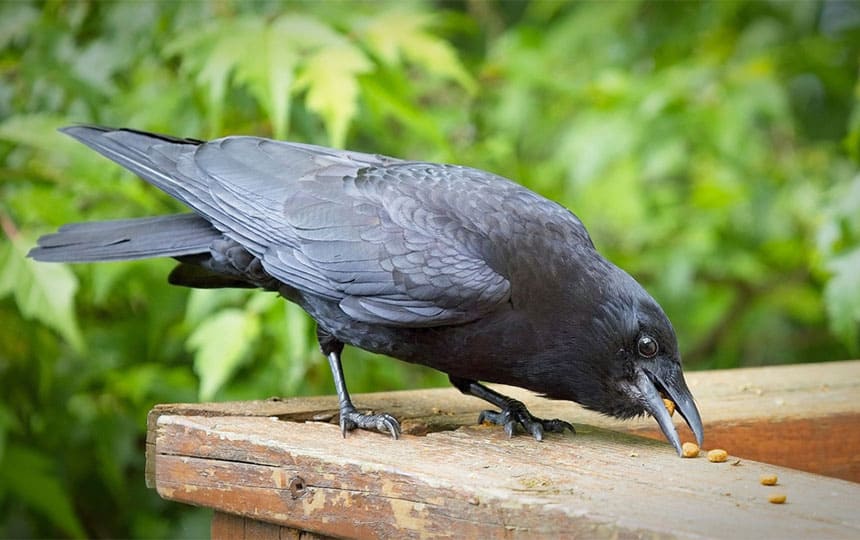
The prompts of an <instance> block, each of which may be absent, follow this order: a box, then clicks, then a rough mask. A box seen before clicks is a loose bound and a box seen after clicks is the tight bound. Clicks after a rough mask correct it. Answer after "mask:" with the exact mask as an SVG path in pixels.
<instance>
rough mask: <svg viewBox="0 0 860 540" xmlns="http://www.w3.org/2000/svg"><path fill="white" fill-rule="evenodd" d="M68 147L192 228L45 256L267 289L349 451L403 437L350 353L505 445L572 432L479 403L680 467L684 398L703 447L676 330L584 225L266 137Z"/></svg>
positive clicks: (418, 165)
mask: <svg viewBox="0 0 860 540" xmlns="http://www.w3.org/2000/svg"><path fill="white" fill-rule="evenodd" d="M60 131H62V132H63V133H65V134H66V135H69V136H71V137H73V138H75V139H77V140H78V141H80V142H82V143H84V144H85V145H87V146H89V147H90V148H92V149H93V150H95V151H97V152H99V153H100V154H102V155H104V156H105V157H107V158H109V159H111V160H113V161H114V162H116V163H118V164H119V165H121V166H123V167H125V168H126V169H128V170H130V171H132V172H133V173H135V174H137V175H138V176H140V177H141V178H143V179H144V180H146V181H147V182H149V183H151V184H153V185H155V186H156V187H158V188H159V189H161V190H162V191H164V192H166V193H167V194H168V195H170V196H172V197H174V198H176V199H178V200H179V201H181V202H182V203H184V204H185V205H187V206H188V207H189V208H190V209H191V212H189V213H182V214H176V215H167V216H157V217H145V218H137V219H122V220H112V221H101V222H86V223H77V224H70V225H65V226H63V227H61V228H60V229H59V231H58V232H56V233H54V234H49V235H45V236H42V237H41V238H39V240H38V243H37V246H36V247H34V248H33V249H32V250H31V251H30V253H29V256H30V257H32V258H33V259H36V260H38V261H48V262H70V263H80V262H93V261H115V260H131V259H142V258H151V257H172V258H174V259H176V260H178V262H179V264H178V265H177V266H176V267H175V269H174V270H173V271H172V272H171V273H170V275H169V277H168V281H169V282H170V283H171V284H174V285H180V286H186V287H199V288H220V287H245V288H247V287H251V288H261V289H264V290H267V291H274V292H277V293H278V294H280V295H281V296H283V297H284V298H286V299H287V300H288V301H291V302H295V303H296V304H298V305H299V306H301V307H302V308H303V309H304V310H305V311H307V312H308V313H309V314H310V316H311V317H312V318H313V319H314V320H315V321H316V323H317V337H318V341H319V345H320V349H321V351H322V353H323V354H324V355H325V356H326V357H327V358H328V361H329V365H330V368H331V371H332V376H333V378H334V384H335V388H336V390H337V395H338V399H339V412H340V427H341V430H342V433H343V435H344V436H346V433H347V431H350V430H353V429H356V428H360V429H369V430H376V431H379V432H382V433H388V434H390V435H391V436H393V437H394V438H395V439H396V438H397V437H398V435H399V434H400V425H399V424H398V422H397V420H396V419H395V418H394V417H392V416H391V415H389V414H385V413H381V414H370V413H363V412H360V411H359V410H358V409H356V407H355V406H354V405H353V403H352V400H351V398H350V396H349V392H348V391H347V388H346V383H345V381H344V376H343V371H342V367H341V352H342V351H343V348H344V345H345V344H348V345H352V346H355V347H359V348H361V349H365V350H368V351H372V352H376V353H381V354H385V355H388V356H391V357H394V358H397V359H400V360H403V361H406V362H412V363H417V364H422V365H425V366H430V367H432V368H435V369H437V370H439V371H442V372H444V373H446V374H447V375H448V377H449V379H450V381H451V383H452V384H453V385H454V386H455V387H456V388H457V389H459V390H460V391H461V392H463V393H464V394H467V395H470V396H475V397H478V398H481V399H483V400H486V401H487V402H489V403H490V404H492V405H493V406H494V407H495V408H496V409H498V410H495V409H494V410H487V411H483V412H482V413H481V415H480V417H479V422H484V421H487V422H490V423H493V424H497V425H500V426H502V427H503V428H504V430H505V432H506V433H507V434H508V436H511V435H512V434H513V433H514V430H515V429H519V428H520V427H521V428H522V429H524V430H525V431H526V432H527V433H530V434H531V435H532V436H533V437H534V438H535V439H537V440H541V439H542V438H543V435H544V432H562V431H564V430H565V429H569V430H571V431H573V426H572V425H571V424H569V423H568V422H565V421H562V420H559V419H553V420H545V419H541V418H538V417H535V416H533V415H532V414H531V413H530V412H529V411H528V409H527V408H526V407H525V405H524V404H523V403H522V402H520V401H517V400H515V399H512V398H510V397H507V396H505V395H503V394H501V393H499V392H497V391H496V390H493V389H492V388H490V387H488V386H485V385H484V384H483V383H487V382H489V383H502V384H508V385H513V386H518V387H522V388H526V389H528V390H531V391H533V392H536V393H538V394H540V395H543V396H545V397H548V398H551V399H557V400H569V401H574V402H577V403H579V404H581V405H583V406H584V407H586V408H588V409H592V410H595V411H599V412H601V413H604V414H607V415H611V416H614V417H617V418H622V419H624V418H631V417H634V416H639V415H643V414H650V415H651V416H653V417H654V418H655V419H656V420H657V423H658V424H659V426H660V428H661V430H662V431H663V433H664V435H665V436H666V438H667V439H668V440H669V441H670V442H671V443H672V445H673V446H674V447H675V449H676V450H677V451H678V452H679V454H680V452H681V444H680V441H679V438H678V433H677V432H676V430H675V427H674V425H673V424H672V421H671V418H670V415H669V413H668V411H667V410H666V407H665V405H664V403H663V400H662V397H661V395H664V396H668V398H670V399H671V400H672V401H674V402H675V404H676V406H677V409H678V410H679V411H680V413H681V415H682V416H683V418H684V420H685V421H686V422H687V424H688V425H689V427H690V428H691V430H692V431H693V433H694V434H695V437H696V439H697V440H698V442H699V444H701V442H702V437H703V428H702V421H701V418H700V416H699V412H698V409H697V408H696V405H695V402H694V401H693V397H692V395H691V393H690V390H689V389H688V387H687V384H686V382H685V380H684V375H683V372H682V368H681V359H680V353H679V351H678V344H677V339H676V336H675V332H674V330H673V328H672V324H671V323H670V322H669V319H668V318H667V317H666V314H665V313H664V312H663V310H662V309H661V307H660V306H659V305H658V304H657V302H656V301H655V300H654V299H653V298H652V297H651V296H650V295H649V294H648V293H647V292H646V291H645V290H644V289H643V288H642V286H641V285H639V283H637V282H636V281H635V280H634V279H633V278H632V277H631V276H630V275H629V274H627V273H626V272H624V271H623V270H621V269H620V268H618V267H617V266H615V265H613V264H612V263H611V262H609V261H608V260H607V259H605V258H604V257H603V256H601V255H600V254H599V253H598V252H597V250H596V249H595V246H594V244H593V243H592V240H591V237H590V236H589V234H588V232H587V231H586V229H585V227H584V225H583V224H582V222H581V221H580V220H579V218H577V217H576V216H575V215H574V214H573V213H572V212H571V211H569V210H567V209H566V208H564V207H563V206H561V205H559V204H557V203H555V202H552V201H550V200H548V199H545V198H543V197H541V196H540V195H538V194H536V193H534V192H532V191H529V190H528V189H526V188H524V187H522V186H520V185H519V184H516V183H514V182H512V181H510V180H508V179H505V178H502V177H500V176H497V175H495V174H491V173H489V172H485V171H482V170H478V169H473V168H469V167H464V166H458V165H446V164H437V163H427V162H420V161H404V160H399V159H395V158H391V157H386V156H382V155H373V154H365V153H359V152H350V151H343V150H336V149H332V148H325V147H321V146H314V145H310V144H300V143H291V142H283V141H275V140H271V139H265V138H259V137H250V136H230V137H224V138H221V139H216V140H212V141H209V142H204V141H201V140H196V139H183V138H176V137H171V136H166V135H159V134H154V133H147V132H144V131H137V130H133V129H110V128H105V127H100V126H90V125H77V126H71V127H66V128H63V129H61V130H60Z"/></svg>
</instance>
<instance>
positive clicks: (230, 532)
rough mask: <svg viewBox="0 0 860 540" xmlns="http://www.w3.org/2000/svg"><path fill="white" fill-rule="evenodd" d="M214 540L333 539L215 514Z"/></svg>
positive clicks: (253, 520)
mask: <svg viewBox="0 0 860 540" xmlns="http://www.w3.org/2000/svg"><path fill="white" fill-rule="evenodd" d="M212 538H213V539H214V540H328V539H329V538H331V537H330V536H320V535H318V534H314V533H310V532H307V531H300V530H298V529H294V528H292V527H284V526H283V525H275V524H274V523H266V522H265V521H257V520H256V519H251V518H247V517H243V516H237V515H234V514H225V513H224V512H215V515H213V516H212Z"/></svg>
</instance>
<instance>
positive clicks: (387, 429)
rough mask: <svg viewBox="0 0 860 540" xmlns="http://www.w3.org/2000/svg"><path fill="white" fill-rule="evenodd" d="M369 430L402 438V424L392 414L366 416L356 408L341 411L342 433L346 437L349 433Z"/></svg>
mask: <svg viewBox="0 0 860 540" xmlns="http://www.w3.org/2000/svg"><path fill="white" fill-rule="evenodd" d="M354 429H367V430H373V431H378V432H380V433H389V434H390V435H391V436H392V437H393V438H394V439H397V438H399V437H400V423H399V422H398V421H397V419H396V418H394V417H393V416H391V415H390V414H386V413H383V414H364V413H360V412H358V411H357V410H355V408H345V409H343V410H341V411H340V431H341V433H343V436H344V437H346V432H347V431H352V430H354Z"/></svg>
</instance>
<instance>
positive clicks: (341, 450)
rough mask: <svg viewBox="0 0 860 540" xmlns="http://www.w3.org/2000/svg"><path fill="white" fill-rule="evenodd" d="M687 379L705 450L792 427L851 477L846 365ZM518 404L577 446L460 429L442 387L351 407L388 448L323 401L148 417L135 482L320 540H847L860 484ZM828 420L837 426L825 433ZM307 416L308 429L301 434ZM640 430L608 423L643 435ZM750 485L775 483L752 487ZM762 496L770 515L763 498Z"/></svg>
mask: <svg viewBox="0 0 860 540" xmlns="http://www.w3.org/2000/svg"><path fill="white" fill-rule="evenodd" d="M689 379H690V383H691V386H692V387H693V392H694V395H696V397H697V400H698V402H699V405H700V408H701V411H702V416H703V418H704V419H705V421H706V444H705V447H706V448H712V447H715V446H723V447H725V448H726V449H727V450H729V451H730V453H732V454H736V455H743V454H744V452H745V450H746V449H747V448H746V447H745V446H744V445H746V444H748V441H750V440H757V441H771V442H772V443H771V446H768V445H767V444H764V446H762V445H758V446H754V447H753V448H754V449H755V450H756V451H761V448H762V447H765V450H766V451H767V452H772V451H773V448H774V447H775V446H774V445H776V446H778V445H779V444H781V443H783V442H785V440H784V439H782V437H783V436H784V434H783V433H782V432H781V431H780V429H781V428H780V427H779V426H780V425H782V424H785V423H786V422H797V421H800V420H803V421H806V422H808V423H809V424H810V426H811V427H810V431H809V432H807V433H806V434H805V435H804V436H807V437H809V436H810V435H809V433H812V435H811V436H812V437H824V438H835V439H836V442H840V437H841V444H842V445H847V449H848V450H847V451H846V450H845V449H843V450H842V452H841V453H839V452H835V453H834V455H836V454H839V455H846V454H847V455H850V456H852V457H849V458H844V459H842V458H841V459H842V461H843V465H842V466H841V467H842V469H841V470H845V471H849V472H850V471H855V472H856V470H857V459H858V456H857V455H858V453H860V445H858V444H857V438H856V433H857V432H858V431H860V430H858V429H857V427H858V425H860V423H858V418H860V397H858V396H860V393H858V386H860V362H844V363H831V364H817V365H811V366H792V367H788V368H760V369H750V370H732V371H730V372H708V373H692V374H690V376H689ZM506 390H508V389H506ZM517 394H518V395H519V396H521V397H524V401H526V402H528V403H529V404H530V407H531V408H532V409H533V411H534V412H535V413H536V414H540V415H546V416H558V417H561V418H564V419H567V420H571V421H573V422H574V424H575V425H576V427H577V430H578V434H577V435H570V434H564V435H558V434H550V435H548V436H547V438H546V440H545V441H544V442H543V443H537V442H536V441H534V440H532V439H531V438H529V437H526V436H518V437H514V438H513V439H507V438H506V437H505V436H504V434H503V433H502V431H501V430H500V429H498V428H496V427H484V426H475V425H472V424H473V422H474V421H475V418H476V416H477V412H478V411H479V410H480V409H481V408H482V407H483V405H482V403H481V402H480V401H478V400H476V399H473V398H467V397H464V396H461V395H459V394H458V393H457V392H456V391H453V390H431V391H420V392H395V393H388V394H368V395H360V396H355V401H356V402H357V404H358V405H359V407H361V408H373V409H377V410H386V411H388V412H391V413H392V414H395V415H396V416H397V417H398V418H400V419H401V420H402V422H403V427H404V428H405V431H406V435H405V436H404V437H403V438H402V440H399V441H392V440H390V439H389V438H388V437H385V436H382V435H379V434H374V433H366V432H357V433H351V434H349V436H348V437H347V438H346V439H342V438H341V436H340V433H339V429H338V428H337V426H335V425H334V424H331V423H327V421H328V420H330V419H331V418H333V416H334V410H335V399H334V398H333V397H324V398H303V399H295V400H292V399H291V400H287V401H279V400H269V401H258V402H244V403H227V404H203V405H174V406H159V407H157V408H155V409H154V410H153V411H152V413H151V415H150V439H149V442H150V445H149V449H148V460H147V465H148V475H149V477H148V480H149V482H150V484H151V485H152V486H154V487H156V489H157V490H158V492H159V493H160V494H161V495H162V496H163V497H165V498H167V499H172V500H176V501H181V502H186V503H189V504H196V505H203V506H208V507H211V508H215V509H216V510H218V511H220V512H226V513H229V514H235V515H237V516H245V517H247V518H252V519H253V520H259V521H263V522H268V523H272V524H279V525H282V526H285V527H292V528H296V529H302V530H307V531H312V532H314V533H317V534H320V535H329V536H336V537H379V536H383V537H385V536H387V537H398V538H400V537H422V536H425V537H464V538H465V537H482V538H508V537H530V536H549V537H573V536H577V535H581V536H582V535H584V536H589V537H604V536H608V537H640V536H650V535H653V534H656V535H658V536H666V537H679V538H703V537H704V538H708V537H713V538H749V537H763V538H775V537H780V538H860V517H858V512H857V509H858V502H857V501H860V484H856V483H851V482H846V481H841V480H835V479H830V478H824V477H821V476H817V475H812V474H807V473H803V472H798V471H794V470H789V469H783V468H780V467H776V466H773V465H766V464H762V463H756V462H753V461H750V460H748V459H741V460H740V462H738V460H737V459H736V458H730V459H729V462H727V463H722V464H713V463H709V462H708V461H707V460H706V459H704V458H698V459H691V460H688V459H684V460H682V459H679V458H678V457H677V456H676V455H675V454H674V452H673V450H672V449H671V447H670V446H669V445H668V444H667V443H665V442H662V441H660V442H658V441H652V440H648V439H644V438H640V437H633V436H630V435H626V434H622V433H619V432H618V431H617V430H616V429H617V428H618V427H619V424H617V423H615V422H613V421H610V420H607V419H604V418H603V417H600V416H598V415H593V414H592V413H588V412H586V411H583V410H582V409H581V408H578V407H576V406H574V405H571V404H566V403H557V402H549V401H546V400H542V399H539V398H534V397H531V396H528V395H527V394H525V393H522V392H517ZM832 418H839V419H841V420H840V421H839V422H835V423H833V422H831V423H829V424H827V423H826V422H827V421H828V420H827V419H832ZM313 419H317V420H323V421H311V422H304V421H305V420H313ZM649 422H653V420H643V421H641V422H634V423H632V424H621V425H622V426H623V427H624V428H626V429H627V430H628V431H629V430H632V431H642V430H645V429H647V426H648V424H649ZM821 422H825V425H829V426H834V425H835V426H837V428H836V429H837V432H836V437H831V435H832V434H828V433H818V431H817V430H818V428H817V426H819V425H820V424H821ZM719 424H726V425H736V426H740V429H741V431H749V430H750V428H749V426H754V428H752V431H753V432H752V433H749V434H748V435H747V438H746V439H745V438H743V437H741V438H739V439H736V440H739V441H742V444H741V443H738V444H737V445H734V446H732V445H723V444H717V443H718V442H719V434H717V435H716V436H715V435H714V431H715V430H717V431H718V427H719ZM607 427H608V428H611V429H613V430H607V429H605V428H607ZM729 431H730V430H729ZM852 431H853V434H852ZM775 433H776V435H775ZM852 437H853V438H852ZM684 438H686V439H688V440H689V439H690V438H691V435H689V434H688V433H687V434H686V437H685V436H683V435H682V439H684ZM743 441H747V442H743ZM789 442H790V441H789ZM806 442H808V443H811V444H812V443H814V442H815V441H806ZM829 451H830V450H828V452H829ZM775 455H779V453H777V454H775ZM765 457H767V456H765ZM819 461H822V460H819ZM735 463H737V464H735ZM766 472H767V473H776V474H778V475H779V478H780V484H779V485H778V486H775V487H765V486H761V485H760V484H759V482H758V478H759V475H760V474H763V473H766ZM776 492H781V493H785V494H786V495H787V496H788V502H787V503H786V504H785V505H773V504H770V503H768V502H767V496H768V495H769V494H772V493H776ZM218 519H222V523H228V524H229V523H232V524H233V525H235V524H236V522H235V521H234V522H226V521H223V520H224V519H226V518H223V517H222V518H218ZM242 523H246V525H243V527H247V522H246V521H242ZM214 525H215V524H213V527H214ZM253 526H254V527H256V526H257V525H253ZM261 526H262V525H261ZM224 530H226V529H224ZM243 530H245V529H243ZM267 530H270V532H271V531H274V530H275V529H271V528H270V529H267ZM277 530H278V531H279V533H278V534H280V535H282V536H283V535H284V534H286V533H285V532H284V531H287V530H288V529H282V528H278V529H277ZM243 534H244V533H243ZM228 536H230V537H236V538H244V537H249V538H250V537H251V536H248V535H247V534H246V536H234V535H228ZM261 537H264V538H265V537H268V536H261ZM283 537H287V536H283Z"/></svg>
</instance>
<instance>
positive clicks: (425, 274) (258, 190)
mask: <svg viewBox="0 0 860 540" xmlns="http://www.w3.org/2000/svg"><path fill="white" fill-rule="evenodd" d="M194 164H195V165H196V167H197V168H198V170H199V172H200V173H202V174H204V175H206V176H207V177H208V178H209V180H210V182H209V186H210V193H211V195H212V198H213V200H214V201H215V202H216V203H217V204H218V205H220V207H221V209H222V210H223V211H224V213H226V214H230V215H233V216H236V215H241V216H243V227H241V228H240V229H239V230H237V231H236V232H237V233H238V234H239V235H240V236H242V238H241V239H238V240H239V241H240V242H242V241H245V242H247V243H248V244H249V245H255V246H264V249H263V250H262V251H260V252H259V253H257V254H258V256H260V257H261V259H262V260H263V265H264V267H265V268H266V271H267V272H269V273H270V274H272V275H273V276H275V277H276V278H278V279H279V280H282V281H283V282H285V283H287V284H290V285H292V286H294V287H297V288H298V289H300V290H303V291H305V292H309V293H312V294H316V295H319V296H323V297H327V298H330V299H332V300H336V301H338V302H339V305H340V307H341V309H343V310H344V311H345V312H346V313H347V314H349V315H350V316H351V317H353V318H355V319H358V320H361V321H365V322H372V323H378V324H385V325H393V326H439V325H447V324H455V323H462V322H466V321H469V320H473V319H476V318H478V317H481V316H482V315H485V314H486V313H488V312H489V311H492V310H493V309H495V308H496V307H497V306H499V305H500V304H502V303H504V302H505V301H506V300H507V299H508V297H509V294H510V283H509V282H508V280H507V279H505V277H503V276H502V275H501V274H500V273H498V272H497V271H496V270H494V269H493V268H492V267H491V266H490V265H489V264H488V262H487V261H486V260H485V256H486V253H487V241H488V240H487V238H486V236H485V235H482V234H481V231H478V230H476V229H475V227H473V226H472V225H473V222H472V220H473V218H469V217H466V216H461V215H459V212H461V211H462V210H463V208H458V206H462V205H453V206H452V205H451V204H449V201H450V200H451V199H453V198H457V199H460V200H462V199H463V198H464V197H465V198H469V197H480V195H481V194H480V193H477V192H476V191H474V190H470V189H469V188H470V187H474V186H473V184H475V182H474V180H473V179H470V178H466V176H467V175H466V172H467V171H468V174H471V175H473V176H480V177H481V178H480V181H479V182H478V184H477V185H481V186H485V187H488V184H490V183H492V182H491V180H492V179H493V178H495V177H492V175H489V174H488V173H481V172H480V171H474V170H471V169H464V168H460V167H453V166H444V165H435V164H424V163H411V162H399V161H396V160H393V159H390V158H382V157H379V156H369V155H366V154H357V153H348V152H339V151H334V150H330V149H325V148H320V147H313V146H308V145H295V144H292V143H283V142H276V141H271V140H267V139H258V138H253V137H230V138H226V139H220V140H217V141H212V142H211V143H207V144H205V145H202V146H200V147H199V148H198V149H197V151H196V152H195V155H194ZM499 180H501V179H499ZM463 188H466V189H465V190H464V189H463ZM470 191H471V193H470ZM484 191H487V192H491V190H486V189H485V190H484ZM482 204H484V205H491V204H492V201H487V200H482ZM466 210H468V209H466ZM472 210H475V211H477V210H478V208H477V207H475V208H472ZM473 217H474V216H473ZM215 219H216V220H218V219H219V216H215Z"/></svg>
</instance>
